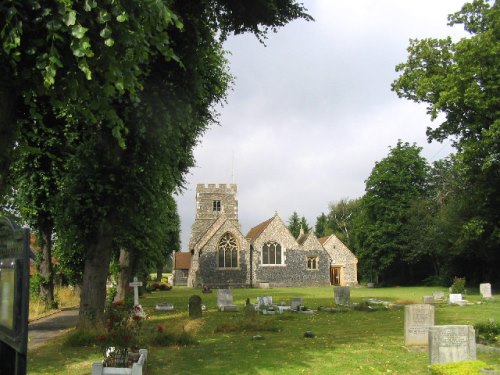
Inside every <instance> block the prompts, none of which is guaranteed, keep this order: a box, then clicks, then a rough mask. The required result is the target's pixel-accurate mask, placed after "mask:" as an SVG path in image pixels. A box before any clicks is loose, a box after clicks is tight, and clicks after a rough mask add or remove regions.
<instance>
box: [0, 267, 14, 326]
mask: <svg viewBox="0 0 500 375" xmlns="http://www.w3.org/2000/svg"><path fill="white" fill-rule="evenodd" d="M15 291H16V261H15V259H9V258H4V259H0V326H1V327H3V328H6V329H7V330H11V331H13V330H14V329H15V328H16V327H15V322H16V314H15V306H16V305H15Z"/></svg>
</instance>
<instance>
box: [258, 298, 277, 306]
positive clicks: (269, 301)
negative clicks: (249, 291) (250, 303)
mask: <svg viewBox="0 0 500 375" xmlns="http://www.w3.org/2000/svg"><path fill="white" fill-rule="evenodd" d="M257 305H258V307H261V306H272V305H273V297H272V296H259V297H257Z"/></svg>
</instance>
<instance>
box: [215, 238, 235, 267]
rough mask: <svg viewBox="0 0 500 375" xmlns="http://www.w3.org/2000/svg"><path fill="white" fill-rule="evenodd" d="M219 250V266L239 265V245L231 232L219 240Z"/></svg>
mask: <svg viewBox="0 0 500 375" xmlns="http://www.w3.org/2000/svg"><path fill="white" fill-rule="evenodd" d="M217 251H218V264H219V268H237V267H238V245H237V244H236V239H235V238H234V237H233V236H232V235H231V234H230V233H226V234H225V235H224V236H222V238H221V239H220V240H219V245H218V246H217Z"/></svg>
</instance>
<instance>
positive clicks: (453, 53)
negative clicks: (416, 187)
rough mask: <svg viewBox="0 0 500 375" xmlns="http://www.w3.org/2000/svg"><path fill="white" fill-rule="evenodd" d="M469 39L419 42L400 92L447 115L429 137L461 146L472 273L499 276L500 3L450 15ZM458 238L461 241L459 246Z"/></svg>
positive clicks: (464, 239) (465, 247)
mask: <svg viewBox="0 0 500 375" xmlns="http://www.w3.org/2000/svg"><path fill="white" fill-rule="evenodd" d="M449 21H450V23H449V24H450V25H452V26H453V25H457V24H461V25H463V26H464V28H465V30H466V31H468V32H469V33H470V37H468V38H462V39H461V40H459V41H457V42H453V41H452V40H451V38H446V39H433V38H429V39H423V40H412V41H411V42H410V46H409V47H408V53H409V56H408V60H407V61H406V62H405V63H402V64H400V65H398V66H397V67H396V70H397V71H399V72H401V76H400V77H399V78H398V79H397V80H395V81H394V83H393V85H392V89H393V90H394V91H395V92H396V93H397V94H398V96H399V97H403V98H406V99H410V100H413V101H415V102H418V103H426V104H427V109H428V113H429V115H430V116H431V119H433V120H435V119H438V118H439V117H438V116H439V115H440V114H441V115H443V119H444V120H443V121H442V122H441V124H439V126H438V127H436V128H435V129H431V128H429V129H428V130H427V135H428V137H429V140H439V141H441V140H444V139H446V138H450V139H451V140H452V141H453V142H454V145H455V147H456V148H457V158H458V159H459V160H460V163H461V164H462V165H463V168H464V172H465V178H466V180H467V186H470V191H469V192H468V194H466V195H465V196H464V197H463V198H464V199H466V200H467V202H468V203H467V204H466V206H467V207H469V208H470V211H468V212H463V214H464V219H465V220H466V221H465V222H464V223H463V225H462V229H461V233H460V235H459V238H461V240H460V247H461V248H462V251H461V253H462V254H463V255H464V256H465V258H463V262H464V263H463V264H464V267H463V268H465V265H467V270H464V271H465V272H466V273H467V276H468V277H469V279H470V278H473V279H474V280H476V281H479V280H480V279H482V278H484V277H487V278H491V279H493V278H497V277H498V276H495V274H494V273H495V271H494V270H495V269H497V268H498V266H499V265H500V255H499V252H498V248H499V246H500V236H498V233H499V231H500V198H499V197H500V190H499V189H500V157H499V156H500V153H499V150H500V106H499V105H498V98H499V97H500V82H499V80H500V74H499V73H500V71H499V69H500V68H499V64H498V61H499V56H500V43H499V38H500V34H499V33H498V30H499V24H500V6H499V5H498V3H497V2H496V1H495V2H493V1H484V0H476V1H473V2H471V3H466V4H465V5H464V6H463V7H462V9H461V10H460V11H459V12H457V13H455V14H452V15H450V16H449ZM458 245H459V244H458V243H457V246H458Z"/></svg>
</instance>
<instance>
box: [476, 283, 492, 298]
mask: <svg viewBox="0 0 500 375" xmlns="http://www.w3.org/2000/svg"><path fill="white" fill-rule="evenodd" d="M479 292H480V293H481V296H482V297H483V298H492V297H493V296H492V295H491V284H490V283H484V284H479Z"/></svg>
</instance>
